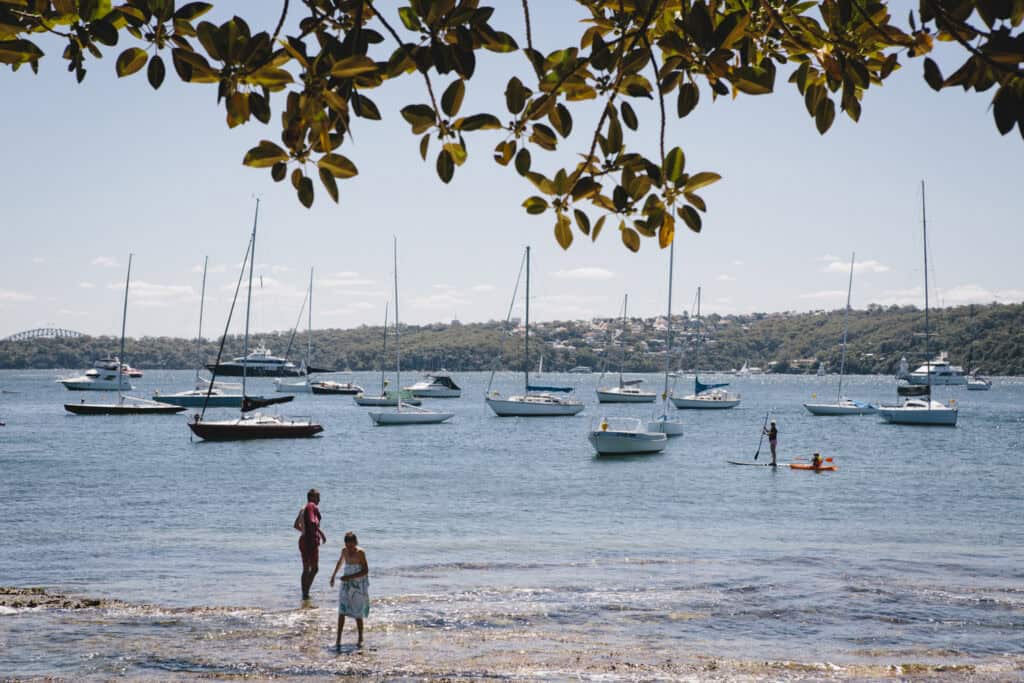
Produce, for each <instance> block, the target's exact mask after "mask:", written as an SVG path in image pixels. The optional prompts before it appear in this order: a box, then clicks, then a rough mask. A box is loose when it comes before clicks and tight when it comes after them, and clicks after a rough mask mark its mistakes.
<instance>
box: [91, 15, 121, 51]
mask: <svg viewBox="0 0 1024 683" xmlns="http://www.w3.org/2000/svg"><path fill="white" fill-rule="evenodd" d="M89 32H90V33H92V35H93V37H94V38H95V39H96V40H97V41H99V42H101V43H103V44H104V45H117V29H116V28H114V25H113V24H111V23H110V22H109V21H106V20H104V19H101V20H99V21H94V22H92V23H91V24H89Z"/></svg>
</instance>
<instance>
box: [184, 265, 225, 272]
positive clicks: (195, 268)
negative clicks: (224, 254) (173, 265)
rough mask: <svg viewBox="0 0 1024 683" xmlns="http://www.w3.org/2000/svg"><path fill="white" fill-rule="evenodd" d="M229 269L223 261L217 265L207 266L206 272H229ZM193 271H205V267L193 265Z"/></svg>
mask: <svg viewBox="0 0 1024 683" xmlns="http://www.w3.org/2000/svg"><path fill="white" fill-rule="evenodd" d="M227 269H228V267H227V265H225V264H223V263H218V264H216V265H212V266H208V267H207V268H206V272H207V273H210V274H213V273H224V272H227ZM192 272H193V273H201V272H203V267H202V266H192Z"/></svg>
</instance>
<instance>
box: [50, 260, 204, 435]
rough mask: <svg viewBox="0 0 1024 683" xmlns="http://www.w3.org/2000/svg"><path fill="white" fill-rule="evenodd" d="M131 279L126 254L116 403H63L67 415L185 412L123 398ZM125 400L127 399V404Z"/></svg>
mask: <svg viewBox="0 0 1024 683" xmlns="http://www.w3.org/2000/svg"><path fill="white" fill-rule="evenodd" d="M131 279H132V254H128V275H127V277H126V278H125V281H124V308H123V310H122V311H121V350H120V352H119V354H118V357H117V363H116V365H117V379H116V384H115V386H116V387H117V403H86V402H85V399H82V402H81V403H65V404H64V410H66V411H68V412H69V413H74V414H76V415H167V414H172V413H180V412H181V411H183V410H185V409H184V408H182V407H181V406H175V405H171V404H169V403H161V402H159V401H150V400H147V399H144V398H136V397H134V396H125V395H124V394H123V393H122V391H121V388H122V387H123V386H124V377H123V373H124V368H125V365H124V363H122V362H121V359H122V358H124V332H125V325H126V324H127V321H128V288H129V284H130V283H131ZM125 399H128V400H127V402H126V400H125Z"/></svg>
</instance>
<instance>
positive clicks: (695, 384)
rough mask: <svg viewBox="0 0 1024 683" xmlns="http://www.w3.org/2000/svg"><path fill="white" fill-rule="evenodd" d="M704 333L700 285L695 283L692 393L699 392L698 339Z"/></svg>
mask: <svg viewBox="0 0 1024 683" xmlns="http://www.w3.org/2000/svg"><path fill="white" fill-rule="evenodd" d="M703 335H704V328H703V327H701V324H700V285H697V348H696V351H695V352H694V354H693V388H694V392H693V393H694V394H699V393H700V391H697V390H698V389H699V388H700V375H699V374H698V373H699V372H700V340H701V337H702V336H703Z"/></svg>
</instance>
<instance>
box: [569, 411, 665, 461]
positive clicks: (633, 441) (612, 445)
mask: <svg viewBox="0 0 1024 683" xmlns="http://www.w3.org/2000/svg"><path fill="white" fill-rule="evenodd" d="M587 439H588V440H589V441H590V443H591V445H593V446H594V450H596V451H597V453H598V455H630V454H641V453H660V452H661V451H663V450H665V446H667V445H668V436H667V435H666V434H665V433H664V432H651V431H646V430H645V429H644V426H643V423H642V422H641V421H640V420H638V419H636V418H633V417H617V418H606V417H603V418H601V422H600V423H599V424H598V425H596V426H592V427H591V429H590V433H589V434H588V435H587Z"/></svg>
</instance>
